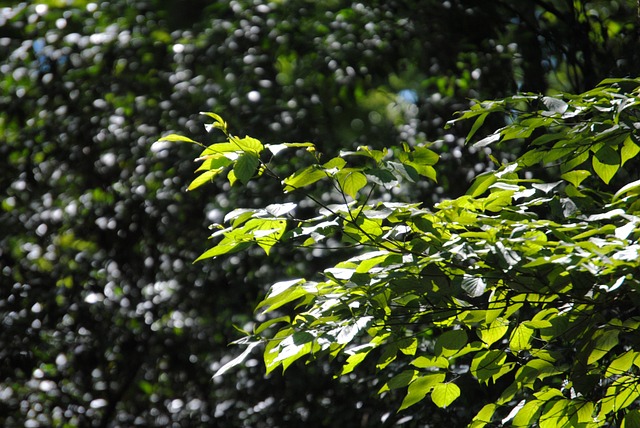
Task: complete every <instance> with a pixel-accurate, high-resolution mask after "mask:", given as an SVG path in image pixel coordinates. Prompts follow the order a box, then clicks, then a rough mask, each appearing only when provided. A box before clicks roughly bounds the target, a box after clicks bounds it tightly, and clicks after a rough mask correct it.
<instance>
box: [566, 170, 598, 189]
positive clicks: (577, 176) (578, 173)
mask: <svg viewBox="0 0 640 428" xmlns="http://www.w3.org/2000/svg"><path fill="white" fill-rule="evenodd" d="M590 175H591V173H590V172H589V171H586V170H583V169H579V170H575V171H569V172H565V173H564V174H562V175H561V176H560V177H561V178H563V179H564V180H567V181H568V182H569V183H571V184H573V185H574V186H575V187H578V186H580V183H582V182H583V181H584V180H585V178H587V177H589V176H590Z"/></svg>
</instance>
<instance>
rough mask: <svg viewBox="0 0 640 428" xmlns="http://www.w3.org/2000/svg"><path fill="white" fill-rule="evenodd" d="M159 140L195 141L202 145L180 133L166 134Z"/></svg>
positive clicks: (195, 142)
mask: <svg viewBox="0 0 640 428" xmlns="http://www.w3.org/2000/svg"><path fill="white" fill-rule="evenodd" d="M158 141H170V142H176V141H179V142H185V143H194V144H198V145H200V146H201V145H202V144H200V143H198V142H197V141H194V140H192V139H191V138H187V137H183V136H182V135H178V134H169V135H165V136H164V137H162V138H160V139H159V140H158Z"/></svg>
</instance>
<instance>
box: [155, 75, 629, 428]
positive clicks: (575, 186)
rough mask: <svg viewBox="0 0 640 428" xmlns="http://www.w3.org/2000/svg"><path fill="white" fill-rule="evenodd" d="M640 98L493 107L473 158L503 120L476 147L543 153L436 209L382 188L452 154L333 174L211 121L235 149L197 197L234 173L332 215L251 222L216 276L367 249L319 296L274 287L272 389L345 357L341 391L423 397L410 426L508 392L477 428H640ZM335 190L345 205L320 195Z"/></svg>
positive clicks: (246, 214)
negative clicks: (280, 250) (297, 252)
mask: <svg viewBox="0 0 640 428" xmlns="http://www.w3.org/2000/svg"><path fill="white" fill-rule="evenodd" d="M639 90H640V80H638V79H616V80H614V79H610V80H606V81H603V82H602V83H601V84H600V85H599V86H598V87H596V88H595V89H593V90H591V91H588V92H585V93H582V94H579V95H569V94H564V95H559V96H554V97H550V96H546V97H542V96H538V95H533V94H525V95H518V96H513V97H509V98H505V99H502V100H496V101H489V102H478V103H476V104H475V105H474V106H473V107H472V108H471V109H470V110H468V111H465V112H463V113H461V114H460V116H459V117H458V118H456V119H455V120H454V121H452V122H451V124H454V123H456V122H458V121H462V120H469V119H473V120H474V124H473V126H472V127H471V130H470V132H469V134H468V136H467V141H468V142H472V141H473V140H474V136H475V134H476V132H477V131H478V130H479V129H480V128H481V127H482V125H483V122H484V120H485V119H486V118H487V117H488V116H489V115H499V116H500V115H501V116H502V117H503V118H504V119H505V120H506V123H507V125H505V126H504V127H502V128H500V129H498V130H496V131H494V132H492V133H490V134H488V136H486V137H484V138H482V139H480V140H479V141H477V142H475V143H474V144H475V146H476V147H488V146H495V145H498V144H504V143H507V142H516V143H518V144H520V145H523V146H525V147H526V150H524V151H523V154H522V155H520V156H519V157H517V159H516V160H515V161H513V162H510V163H507V164H499V162H498V161H497V160H496V162H497V163H498V168H497V169H496V170H495V171H490V172H486V173H484V174H481V175H480V176H478V177H477V178H476V179H475V181H474V182H473V184H472V185H471V186H470V188H469V190H468V192H467V194H465V195H463V196H460V197H458V198H456V199H452V200H445V201H442V202H440V203H438V204H437V205H436V206H435V207H434V208H433V209H431V210H429V209H426V208H424V207H422V206H421V204H420V203H412V204H410V203H395V202H393V201H392V199H391V198H387V200H384V199H383V200H372V199H371V197H370V196H371V192H372V189H373V188H375V187H380V188H383V189H387V190H388V191H389V194H391V193H392V192H391V190H392V189H393V188H394V187H396V186H401V185H402V184H403V183H406V182H414V181H417V180H421V179H422V177H425V178H427V179H431V180H435V179H436V176H435V170H434V169H433V165H434V164H435V163H436V161H437V160H438V155H437V154H436V153H435V152H433V151H431V150H430V149H429V148H428V147H426V146H418V147H408V146H403V147H395V148H390V149H386V150H373V149H371V148H368V147H359V148H358V149H357V150H356V151H352V152H343V153H341V154H340V156H338V157H336V158H333V159H331V160H329V161H328V162H320V161H319V159H320V156H319V155H318V154H317V152H316V150H315V147H314V146H313V145H312V144H311V143H304V144H279V145H276V146H270V145H263V144H262V143H260V142H259V141H257V140H255V139H252V138H250V137H246V138H244V139H238V138H236V137H234V136H232V135H230V134H228V132H227V129H226V124H225V122H224V121H223V120H222V119H221V118H220V117H219V116H217V115H214V114H211V113H208V115H209V116H211V117H212V118H213V119H214V123H213V125H212V126H213V127H216V128H220V129H222V130H223V131H224V133H225V135H226V137H227V141H225V142H222V143H216V144H213V145H211V146H208V147H206V148H205V150H204V151H203V152H202V154H201V156H200V157H199V159H200V160H202V161H203V164H202V165H201V166H200V168H199V169H198V171H199V172H201V175H200V176H199V177H198V178H196V179H195V180H194V182H193V183H192V185H191V186H190V188H195V187H198V186H200V185H201V184H203V183H204V182H206V181H209V180H210V179H212V178H213V177H215V176H217V175H218V174H220V173H222V172H223V171H227V179H228V180H229V182H230V183H231V184H234V183H236V182H240V183H243V184H246V182H247V181H248V180H250V179H251V178H253V177H257V176H260V175H270V176H272V177H274V178H276V179H278V180H279V181H280V183H281V187H282V191H283V192H285V193H289V192H301V193H303V194H304V195H305V196H306V197H307V198H309V199H310V200H311V201H313V202H314V203H315V204H316V213H315V214H316V215H315V216H313V217H311V218H298V217H297V216H296V212H297V208H298V206H297V204H295V203H285V204H278V205H275V204H274V205H269V206H266V207H264V208H260V209H242V210H238V209H236V210H234V211H232V212H231V213H229V214H227V216H226V218H225V226H219V230H218V231H216V232H215V233H214V234H213V235H212V238H213V239H215V240H216V244H214V245H213V247H212V248H211V249H210V250H208V251H207V252H205V253H204V254H203V255H201V256H200V258H199V260H200V259H207V258H211V257H217V256H221V255H224V254H229V253H232V252H236V251H240V250H242V249H245V248H247V247H249V246H251V245H258V246H260V247H261V248H262V249H263V250H264V251H265V252H267V253H268V252H269V249H270V248H271V247H272V246H273V245H275V244H279V245H285V246H298V247H301V248H303V249H304V248H308V249H309V250H313V249H314V248H318V247H319V246H324V245H326V243H327V242H330V243H332V245H336V246H337V247H342V248H352V249H353V251H352V253H351V254H350V255H349V256H348V257H346V258H345V259H344V260H342V261H340V262H338V263H337V264H335V265H334V266H332V267H330V268H328V269H325V270H324V271H323V272H321V274H322V275H321V277H320V279H319V280H311V279H307V278H298V279H291V280H286V281H281V282H278V283H276V284H273V285H272V287H271V288H270V291H269V292H268V293H267V295H266V296H265V298H264V299H263V300H262V302H260V303H259V304H258V308H257V309H258V310H259V311H260V312H261V313H262V314H266V315H271V317H270V318H267V319H266V321H263V322H262V323H259V324H258V325H257V326H256V328H255V329H254V331H252V332H247V335H246V337H245V338H243V339H241V340H240V341H239V342H240V343H248V344H249V346H250V348H249V350H250V349H253V347H255V346H257V344H259V343H264V345H265V346H264V354H263V358H264V362H265V365H266V371H267V372H271V371H273V370H275V369H277V368H279V367H281V368H282V369H283V370H286V369H287V368H288V367H289V366H291V364H293V363H294V362H295V361H297V360H299V359H303V360H306V361H307V362H309V361H312V360H314V359H316V358H318V357H321V356H328V357H330V358H333V359H336V360H337V361H339V362H340V363H341V369H340V371H339V373H337V374H336V375H337V376H340V375H347V374H349V373H351V372H352V371H353V370H355V369H356V368H357V367H358V365H360V364H361V363H362V362H363V361H364V360H365V359H374V361H375V365H376V369H377V376H378V378H379V379H380V380H381V384H382V387H381V388H380V389H379V391H378V392H379V393H380V394H382V395H384V394H388V393H390V392H391V391H392V390H398V389H404V388H406V393H405V397H404V401H403V402H402V404H401V407H400V409H399V410H403V409H406V408H408V407H410V406H413V405H415V404H416V403H419V402H420V401H422V400H424V399H426V398H428V399H430V400H431V401H432V402H433V403H434V404H435V405H436V406H439V407H447V406H450V405H451V404H452V403H454V402H455V401H456V400H458V399H460V397H461V395H463V394H464V391H463V390H462V388H463V387H464V386H465V383H464V380H465V379H473V380H475V381H476V382H477V383H478V384H480V385H484V386H485V387H487V388H489V387H498V386H499V388H500V390H499V394H498V396H497V399H495V400H492V401H490V402H487V403H485V406H484V407H483V408H482V409H481V410H480V412H479V413H478V414H477V415H476V416H475V418H474V419H473V420H472V421H470V426H474V427H482V426H489V425H492V424H496V423H501V424H511V426H531V425H533V424H537V425H539V426H541V427H550V426H568V425H571V426H581V427H589V426H602V425H603V424H608V423H612V422H613V421H622V422H621V423H623V424H627V425H632V424H633V423H634V421H636V420H637V419H638V410H636V409H635V407H636V404H635V403H636V402H637V400H638V398H639V397H640V389H639V388H638V371H639V370H640V349H639V348H638V340H637V337H638V331H637V330H638V328H639V327H640V313H639V312H638V310H637V307H638V303H640V302H639V301H638V295H637V290H638V287H639V286H640V283H639V280H638V277H637V272H638V271H639V270H638V268H639V260H640V243H639V242H638V238H639V236H640V181H638V180H636V181H631V177H632V175H633V173H634V170H633V168H630V165H634V164H635V163H637V155H638V153H639V152H640V146H639V143H640V142H639V140H638V138H639V137H638V128H637V123H640V120H639V118H638V116H639V115H640V110H639V109H638V105H639V101H638V100H639V98H638V93H639ZM182 138H183V137H182ZM165 139H178V138H176V137H166V138H165ZM301 148H304V149H306V150H307V151H308V152H310V153H311V154H312V155H311V156H310V159H311V163H310V165H309V166H306V167H304V168H302V169H300V170H298V171H295V172H293V174H291V175H289V176H287V177H285V178H281V177H278V176H277V174H275V172H274V168H273V167H272V164H273V163H277V162H282V160H281V158H279V157H277V156H276V155H277V154H278V153H279V152H280V151H281V150H291V149H293V150H297V149H301ZM265 152H269V153H270V154H271V155H270V156H268V159H265ZM354 158H357V159H359V161H358V162H354V161H353V159H354ZM360 158H363V159H364V162H362V161H361V160H362V159H360ZM540 171H544V173H540ZM264 173H266V174H264ZM549 177H550V178H551V179H549ZM614 178H616V180H614ZM320 180H328V181H329V182H330V183H332V185H333V186H334V188H335V189H336V190H337V191H338V192H339V193H340V194H341V195H342V198H343V201H342V203H337V204H326V203H324V202H323V200H322V199H321V198H318V197H316V196H314V195H313V192H312V187H313V185H314V183H316V182H318V181H320ZM243 355H244V356H245V357H246V356H247V355H248V351H247V352H245V353H244V354H243ZM242 360H243V358H237V359H235V360H233V361H231V362H230V363H229V364H227V365H225V366H223V367H222V368H221V369H220V371H219V374H221V373H222V372H225V371H227V370H229V369H230V368H231V367H233V366H235V365H238V364H240V363H241V362H242Z"/></svg>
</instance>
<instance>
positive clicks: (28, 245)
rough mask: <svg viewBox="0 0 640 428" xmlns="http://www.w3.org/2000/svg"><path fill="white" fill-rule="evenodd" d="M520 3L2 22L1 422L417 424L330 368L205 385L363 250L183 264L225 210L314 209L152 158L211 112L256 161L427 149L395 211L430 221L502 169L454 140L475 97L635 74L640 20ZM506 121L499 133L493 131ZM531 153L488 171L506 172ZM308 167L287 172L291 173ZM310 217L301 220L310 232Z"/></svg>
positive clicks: (108, 5)
mask: <svg viewBox="0 0 640 428" xmlns="http://www.w3.org/2000/svg"><path fill="white" fill-rule="evenodd" d="M5 3H7V2H5ZM512 3H513V2H499V1H496V2H480V1H477V0H452V1H448V2H443V1H436V0H420V1H416V2H399V1H370V2H349V1H343V0H329V1H326V2H323V3H322V4H320V3H319V2H316V3H314V2H309V1H308V0H288V1H286V2H279V1H275V2H260V1H257V0H232V1H228V2H225V1H215V2H212V1H204V0H197V1H190V2H185V1H183V0H168V1H162V2H161V1H157V0H127V1H123V0H110V1H103V2H87V1H78V0H68V1H64V2H61V1H57V0H39V1H38V2H14V4H11V5H8V6H7V5H5V6H3V7H2V8H0V139H1V144H0V189H2V195H0V225H1V226H2V227H1V228H0V275H1V276H0V278H1V280H0V283H2V287H0V318H1V319H2V329H0V425H1V426H23V425H35V424H40V425H42V426H64V425H70V426H88V425H93V426H118V425H125V426H128V425H133V424H134V423H138V424H144V425H148V426H166V425H167V424H170V423H174V424H181V425H189V426H198V425H200V426H210V425H211V424H212V423H216V424H219V425H224V426H233V427H235V426H251V427H254V428H255V427H260V426H266V427H274V426H279V427H287V426H295V427H297V426H300V425H305V426H310V424H312V423H313V424H316V425H320V426H321V425H324V426H326V425H329V424H330V423H331V421H332V420H333V419H335V418H336V417H338V416H339V417H340V418H341V420H342V421H343V422H344V424H345V425H351V426H357V425H363V424H367V420H368V421H374V420H375V421H379V420H381V418H383V417H386V419H385V422H384V423H381V425H393V424H395V423H396V422H398V421H402V420H404V421H406V420H407V418H408V417H409V416H411V415H410V414H407V412H404V413H403V414H400V415H396V414H395V413H394V412H393V411H391V410H390V409H395V408H397V407H399V405H400V403H401V401H402V397H399V396H393V397H392V395H393V394H396V392H397V391H394V392H392V393H389V395H387V396H386V397H385V399H386V400H385V401H386V403H388V404H389V409H387V408H386V406H385V407H381V406H380V405H379V402H377V401H375V394H369V392H370V391H371V390H372V389H375V388H373V385H372V384H371V382H375V379H372V380H370V379H366V378H365V377H358V378H353V379H352V378H348V377H345V378H344V381H340V380H338V381H335V382H334V381H333V380H332V379H330V377H328V376H327V373H331V372H332V370H333V369H332V367H333V366H332V364H335V362H329V363H324V364H314V365H308V366H306V367H303V366H300V365H299V364H294V365H292V366H291V367H289V368H288V370H287V372H288V375H287V376H284V377H283V376H280V374H279V372H277V371H272V372H271V373H270V374H269V375H268V376H267V377H264V376H263V370H262V368H261V367H260V365H258V364H257V363H256V361H251V363H252V364H246V365H245V366H244V367H243V368H242V369H241V370H239V371H235V372H234V376H233V377H230V376H224V377H222V376H221V377H217V378H216V379H215V380H214V382H215V383H214V387H211V386H212V385H211V380H210V376H211V375H212V374H213V373H214V372H215V371H216V369H217V367H218V366H219V365H223V364H224V363H225V362H226V361H229V360H231V359H233V356H234V351H235V349H234V348H229V347H227V344H228V343H229V342H230V341H231V340H233V338H235V337H236V332H235V330H234V329H233V326H232V324H236V325H239V326H241V327H246V329H250V328H251V322H252V317H251V310H252V308H253V307H254V305H255V303H256V302H255V299H256V296H258V295H262V294H263V293H264V292H265V291H266V288H265V287H266V286H267V285H269V284H271V283H273V282H276V281H278V280H279V279H282V278H294V277H306V276H308V275H311V274H312V272H314V271H322V270H323V269H325V268H327V267H331V266H333V265H335V264H336V263H337V262H339V261H340V260H341V259H343V258H344V257H345V254H346V253H348V252H349V251H351V250H350V249H349V248H345V249H344V250H342V251H324V252H322V251H321V250H319V249H318V250H317V251H316V253H315V256H314V258H313V259H312V260H311V261H312V262H313V265H311V261H309V260H307V257H309V256H308V255H305V253H304V252H302V251H297V250H296V249H293V248H291V249H288V248H286V246H275V247H272V248H271V249H270V253H269V256H268V259H267V258H266V257H265V256H264V255H262V254H260V251H261V250H260V249H259V248H258V251H255V249H254V250H253V251H251V250H250V251H248V252H238V253H234V254H232V255H231V256H230V257H220V258H219V260H218V261H217V262H216V263H215V264H206V265H192V264H191V262H192V260H193V259H195V258H196V257H197V255H198V254H200V253H201V252H202V251H203V250H204V249H205V247H206V245H205V244H206V243H205V242H203V241H200V240H199V238H200V237H201V234H202V230H203V228H205V227H206V225H207V224H208V223H210V222H212V221H218V222H222V217H223V212H224V210H226V209H228V207H230V206H232V207H235V206H243V207H257V206H264V204H268V203H287V202H292V203H295V202H299V201H298V200H297V198H298V194H299V192H294V193H287V194H281V193H280V192H279V191H278V189H279V188H280V184H279V182H278V181H277V180H273V181H271V182H269V181H267V180H262V181H260V182H258V181H251V182H249V183H248V185H247V186H246V187H240V186H233V187H230V188H227V186H228V183H221V182H219V183H220V186H221V187H220V188H216V189H215V190H213V192H215V193H216V195H217V196H216V197H211V196H210V195H209V194H204V193H201V192H190V193H184V192H183V190H184V188H186V187H187V186H188V183H189V182H190V181H191V178H192V168H191V163H190V162H187V160H189V159H190V158H191V154H192V153H191V151H190V148H189V146H187V145H176V144H167V143H159V144H156V145H152V143H153V142H154V141H155V140H157V138H158V135H160V134H161V133H162V132H163V130H166V131H167V132H174V130H177V129H180V130H183V132H189V134H190V135H193V138H194V139H197V140H200V141H203V142H207V144H209V143H210V142H212V141H215V137H216V136H215V134H207V133H205V132H203V130H202V129H201V127H200V123H199V121H198V119H197V115H196V114H194V112H198V111H201V110H211V111H218V112H222V113H223V115H224V117H225V118H227V119H228V120H230V121H231V122H233V123H234V125H233V126H234V127H237V125H240V124H241V125H242V129H244V130H246V132H247V133H250V134H251V135H260V136H261V137H262V138H263V139H264V140H265V141H285V140H286V141H307V140H308V141H313V142H314V143H316V144H317V148H318V151H323V152H325V153H337V152H338V151H339V150H355V149H356V148H357V146H359V145H369V146H371V147H372V148H373V149H376V150H381V149H382V148H383V147H385V146H388V145H401V143H402V142H407V143H409V144H410V145H416V144H421V143H423V142H424V141H427V140H429V141H436V143H435V144H434V145H433V146H432V147H431V149H432V150H434V151H437V152H438V153H439V154H440V159H439V161H438V163H437V164H435V165H433V167H434V168H435V169H436V176H437V178H438V183H434V182H432V181H431V180H423V181H419V182H417V183H415V184H412V186H411V187H409V185H408V184H405V185H403V187H402V188H401V189H400V188H398V189H395V188H394V197H396V198H398V200H402V201H404V202H408V201H409V200H410V199H414V200H424V201H425V207H430V206H431V204H433V203H435V202H438V201H440V200H441V199H442V198H444V197H449V198H450V197H455V196H459V195H460V194H462V193H464V191H465V190H466V188H467V186H468V180H470V179H471V177H472V176H473V175H474V174H476V173H478V172H481V171H484V170H485V169H487V168H494V165H493V162H492V161H491V159H490V157H489V155H488V152H487V150H486V149H478V150H476V149H473V148H472V147H469V150H467V147H465V146H464V138H462V137H461V136H462V135H464V133H465V132H466V129H468V128H470V127H471V126H472V123H471V122H469V123H467V128H466V129H465V126H464V123H462V122H459V123H460V124H461V125H460V127H458V126H456V128H450V129H445V128H443V126H442V125H443V124H444V122H446V121H447V120H449V119H450V117H451V114H452V113H453V112H454V111H457V110H463V109H467V108H468V107H469V99H473V98H478V99H488V98H499V97H503V96H509V95H512V94H513V93H514V91H515V90H516V88H521V89H526V90H535V91H540V92H545V91H548V92H549V93H550V94H553V93H554V92H555V91H557V90H571V91H574V92H579V91H582V90H583V88H585V87H587V86H589V85H591V83H587V76H586V74H585V73H587V72H588V73H590V74H589V79H591V80H589V82H595V81H597V80H599V79H601V78H604V77H606V76H609V75H612V73H613V74H615V75H620V76H622V75H625V74H626V73H631V72H633V71H635V70H637V65H635V64H637V63H634V62H633V58H634V56H635V55H636V53H637V52H640V49H637V48H636V40H637V39H636V36H635V34H636V33H635V31H636V27H637V26H635V25H634V24H635V20H636V18H635V16H636V14H635V6H636V5H635V4H634V3H633V2H629V1H624V0H614V1H606V2H605V1H588V2H587V1H582V0H580V1H573V2H567V1H564V0H563V1H560V0H542V1H536V2H534V3H535V6H534V7H533V10H532V7H531V5H528V6H527V5H516V6H512ZM525 3H526V2H525ZM7 4H8V3H7ZM425 30H426V31H425ZM301 34H304V37H300V35H301ZM585 35H587V36H588V37H585ZM587 58H591V60H590V62H587ZM569 77H570V78H569ZM593 79H595V80H593ZM501 121H502V118H501V117H500V116H499V115H491V116H489V117H488V118H487V119H486V121H485V127H484V128H481V129H480V130H479V133H480V134H478V135H481V136H484V134H482V133H483V132H484V130H485V129H493V128H494V127H496V126H502V122H501ZM150 148H151V150H150ZM491 148H492V149H494V147H491ZM518 149H519V147H511V148H509V150H505V151H504V153H500V154H498V153H497V152H496V151H495V150H494V151H493V152H492V154H493V155H494V156H495V157H497V158H498V159H499V160H500V161H501V162H510V161H513V160H514V159H515V156H516V154H517V150H518ZM303 153H306V152H303ZM301 154H302V153H301ZM281 156H282V155H281ZM307 160H308V159H307ZM294 162H297V163H294ZM306 166H307V163H306V161H305V158H304V157H300V159H296V158H294V157H289V158H288V166H287V168H292V169H291V171H293V170H295V169H300V168H304V167H306ZM291 171H289V172H291ZM542 172H543V171H540V173H541V174H542ZM280 174H281V175H282V176H286V175H287V171H286V170H285V171H282V172H280ZM327 185H329V180H321V181H319V182H317V183H316V184H315V185H314V186H327ZM314 189H315V191H317V192H319V193H322V192H320V189H319V188H317V189H316V188H315V187H314ZM399 189H400V190H402V191H403V192H405V193H404V194H403V193H398V194H396V191H397V190H399ZM327 195H329V197H335V196H337V195H334V196H330V195H331V193H330V192H327ZM381 195H382V192H380V191H375V192H374V194H372V198H379V197H381ZM305 210H306V211H305ZM312 212H313V206H312V205H307V206H300V204H298V208H297V209H296V213H297V214H298V215H300V216H302V217H303V218H306V217H305V216H311V215H312ZM319 256H322V257H320V258H319ZM285 262H286V263H285ZM323 361H326V360H323ZM371 361H372V359H371V358H370V359H368V360H365V361H364V362H363V363H361V367H362V368H366V366H368V365H371V366H373V367H375V362H373V363H372V362H371ZM254 363H255V365H254ZM478 392H479V390H478ZM392 398H393V400H392ZM395 399H398V403H397V405H396V404H395V401H394V400H395ZM414 408H415V407H414ZM436 410H437V409H436ZM445 416H446V417H447V420H449V421H450V420H454V417H455V415H452V414H445ZM212 421H213V422H212ZM408 424H410V422H408Z"/></svg>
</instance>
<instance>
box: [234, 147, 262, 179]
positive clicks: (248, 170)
mask: <svg viewBox="0 0 640 428" xmlns="http://www.w3.org/2000/svg"><path fill="white" fill-rule="evenodd" d="M258 165H260V159H259V158H258V155H257V154H255V153H253V152H245V153H244V154H243V155H241V156H240V157H239V158H238V160H237V161H236V163H235V165H234V166H233V172H234V174H235V176H236V178H237V179H238V180H240V182H241V183H242V184H247V183H248V182H249V180H251V177H253V174H254V173H255V172H256V168H258Z"/></svg>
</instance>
